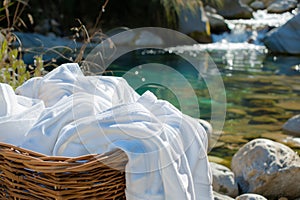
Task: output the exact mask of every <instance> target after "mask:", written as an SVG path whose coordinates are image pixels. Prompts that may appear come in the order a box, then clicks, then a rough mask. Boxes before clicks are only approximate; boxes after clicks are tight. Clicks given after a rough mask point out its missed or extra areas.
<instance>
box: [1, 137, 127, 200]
mask: <svg viewBox="0 0 300 200" xmlns="http://www.w3.org/2000/svg"><path fill="white" fill-rule="evenodd" d="M126 163H127V157H126V154H125V153H124V152H123V151H121V150H117V151H114V152H109V153H107V154H103V155H86V156H81V157H75V158H70V157H54V156H46V155H43V154H39V153H36V152H33V151H29V150H26V149H23V148H19V147H15V146H13V145H9V144H5V143H0V199H14V200H17V199H18V200H19V199H20V200H21V199H24V200H25V199H43V200H44V199H55V200H60V199H61V200H62V199H63V200H69V199H70V200H71V199H97V200H99V199H108V200H110V199H125V172H124V170H125V165H126Z"/></svg>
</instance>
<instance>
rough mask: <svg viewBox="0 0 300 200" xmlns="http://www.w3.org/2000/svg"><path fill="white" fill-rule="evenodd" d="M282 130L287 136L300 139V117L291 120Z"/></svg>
mask: <svg viewBox="0 0 300 200" xmlns="http://www.w3.org/2000/svg"><path fill="white" fill-rule="evenodd" d="M282 130H283V132H284V133H286V134H290V135H294V136H297V137H300V115H296V116H294V117H292V118H290V119H289V120H288V121H287V122H286V123H285V124H284V125H283V126H282Z"/></svg>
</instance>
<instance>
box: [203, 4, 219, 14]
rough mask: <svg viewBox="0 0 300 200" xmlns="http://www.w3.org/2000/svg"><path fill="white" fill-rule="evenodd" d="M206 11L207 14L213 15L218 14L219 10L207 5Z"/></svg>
mask: <svg viewBox="0 0 300 200" xmlns="http://www.w3.org/2000/svg"><path fill="white" fill-rule="evenodd" d="M204 10H205V12H206V14H207V13H208V12H209V13H212V14H217V10H216V9H215V8H213V7H211V6H209V5H206V6H205V7H204Z"/></svg>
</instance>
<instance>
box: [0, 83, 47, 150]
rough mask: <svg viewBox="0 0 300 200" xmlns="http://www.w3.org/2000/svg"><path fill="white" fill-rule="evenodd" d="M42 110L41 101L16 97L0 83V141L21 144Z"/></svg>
mask: <svg viewBox="0 0 300 200" xmlns="http://www.w3.org/2000/svg"><path fill="white" fill-rule="evenodd" d="M43 109H44V103H43V102H42V101H41V100H37V99H30V98H27V97H23V96H19V95H16V94H15V93H14V91H13V89H12V87H11V86H9V85H7V84H1V83H0V133H1V134H0V141H1V142H6V143H10V144H14V145H19V144H21V143H22V142H23V139H24V135H25V134H26V132H27V131H28V130H29V129H30V128H31V127H32V125H33V124H34V123H35V122H36V120H37V119H38V117H39V116H40V114H41V112H42V111H43Z"/></svg>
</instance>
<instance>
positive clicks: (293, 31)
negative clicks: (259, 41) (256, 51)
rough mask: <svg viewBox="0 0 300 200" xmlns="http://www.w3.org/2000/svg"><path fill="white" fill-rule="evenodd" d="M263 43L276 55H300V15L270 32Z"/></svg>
mask: <svg viewBox="0 0 300 200" xmlns="http://www.w3.org/2000/svg"><path fill="white" fill-rule="evenodd" d="M263 42H264V44H265V45H266V46H267V48H268V49H269V50H271V51H272V52H274V53H285V54H300V13H299V14H297V15H296V16H295V17H293V18H292V19H290V20H289V21H288V22H287V23H285V24H284V25H283V26H281V27H278V28H275V29H272V30H271V31H270V32H268V33H267V35H266V36H265V38H264V39H263Z"/></svg>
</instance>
